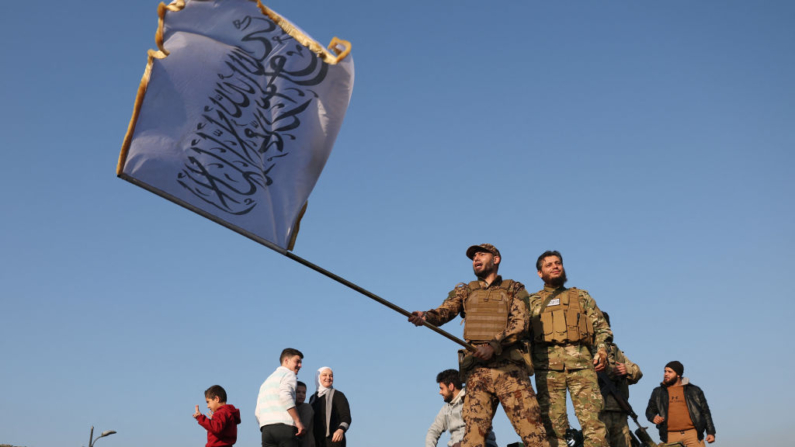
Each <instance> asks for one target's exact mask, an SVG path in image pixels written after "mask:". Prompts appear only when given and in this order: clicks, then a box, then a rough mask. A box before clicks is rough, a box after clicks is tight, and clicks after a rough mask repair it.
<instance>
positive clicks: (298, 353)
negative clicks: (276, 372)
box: [279, 348, 304, 364]
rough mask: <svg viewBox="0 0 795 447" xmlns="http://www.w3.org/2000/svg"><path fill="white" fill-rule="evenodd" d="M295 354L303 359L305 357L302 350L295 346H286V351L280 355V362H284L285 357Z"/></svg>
mask: <svg viewBox="0 0 795 447" xmlns="http://www.w3.org/2000/svg"><path fill="white" fill-rule="evenodd" d="M295 356H298V357H301V358H302V359H303V358H304V354H302V353H301V351H299V350H297V349H293V348H285V349H284V351H282V355H280V356H279V364H282V363H284V359H287V358H290V357H295Z"/></svg>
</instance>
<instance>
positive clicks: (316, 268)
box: [260, 241, 475, 352]
mask: <svg viewBox="0 0 795 447" xmlns="http://www.w3.org/2000/svg"><path fill="white" fill-rule="evenodd" d="M260 242H262V241H260ZM265 245H266V246H267V247H268V248H272V249H274V250H276V251H278V252H279V253H281V254H283V255H284V256H287V257H288V258H290V259H292V260H293V261H295V262H297V263H299V264H303V265H305V266H306V267H309V268H311V269H312V270H314V271H316V272H318V273H321V274H323V275H325V276H327V277H329V278H331V279H333V280H334V281H337V282H338V283H340V284H344V285H346V286H348V287H350V288H351V289H353V290H355V291H357V292H359V293H361V294H362V295H364V296H366V297H368V298H371V299H372V300H374V301H377V302H379V303H381V304H383V305H384V306H386V307H388V308H390V309H392V310H394V311H395V312H398V313H400V314H402V315H404V316H406V317H410V316H411V312H409V311H407V310H405V309H403V308H402V307H400V306H397V305H395V304H393V303H391V302H389V301H387V300H385V299H383V298H381V297H380V296H378V295H376V294H374V293H372V292H370V291H369V290H366V289H363V288H361V287H359V286H357V285H356V284H354V283H352V282H350V281H348V280H347V279H345V278H343V277H341V276H338V275H335V274H334V273H331V272H330V271H328V270H326V269H324V268H323V267H320V266H318V265H315V264H313V263H311V262H309V261H307V260H306V259H304V258H302V257H300V256H297V255H295V254H293V253H292V252H290V251H286V250H283V249H280V248H278V247H276V246H274V245H272V244H270V243H267V244H265ZM423 324H424V325H425V326H426V327H427V328H428V329H430V330H432V331H434V332H436V333H437V334H439V335H442V336H444V337H447V338H448V339H450V340H452V341H454V342H456V343H458V344H459V345H461V346H463V347H465V348H467V349H468V350H470V351H473V352H474V351H475V347H474V346H472V345H471V344H469V343H467V342H465V341H464V340H461V339H460V338H458V337H456V336H455V335H453V334H450V333H449V332H446V331H444V330H442V329H439V328H438V327H436V326H434V325H432V324H431V323H428V322H427V321H423Z"/></svg>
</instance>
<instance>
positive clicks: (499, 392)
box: [409, 244, 548, 447]
mask: <svg viewBox="0 0 795 447" xmlns="http://www.w3.org/2000/svg"><path fill="white" fill-rule="evenodd" d="M466 255H467V257H468V258H469V259H471V260H472V269H473V270H474V273H475V276H477V278H478V280H477V281H472V282H470V283H469V284H464V283H460V284H458V285H457V286H456V288H455V289H453V290H452V291H451V292H450V293H449V295H448V296H447V299H446V300H445V301H444V302H443V303H442V305H441V306H439V307H438V308H436V309H432V310H429V311H426V312H420V311H415V312H412V314H411V316H410V317H409V321H410V322H411V323H413V324H414V325H416V326H421V325H423V323H424V322H425V321H427V322H428V323H431V324H433V325H436V326H441V325H443V324H445V323H447V322H448V321H451V320H453V319H454V318H455V317H456V316H457V315H461V317H462V318H464V322H465V325H464V339H465V340H466V341H467V342H468V343H471V344H472V345H474V346H475V347H476V351H475V352H474V353H472V352H468V351H466V352H463V353H462V354H461V355H463V357H462V359H461V362H460V363H461V378H462V379H463V380H465V381H466V396H465V397H464V405H463V409H462V414H463V418H464V424H465V426H466V433H465V435H464V439H463V441H462V444H461V445H462V447H484V445H485V443H486V441H485V437H486V434H487V433H488V432H489V430H490V429H491V421H492V419H493V418H494V412H495V410H496V409H497V404H498V403H500V404H502V408H503V410H505V414H506V415H507V416H508V419H509V420H510V421H511V423H512V424H513V427H514V429H515V430H516V433H517V434H518V435H519V436H520V437H521V438H522V442H523V443H524V445H525V446H538V447H541V446H547V445H548V443H547V441H546V433H545V432H544V427H543V425H542V423H541V413H540V410H539V407H538V402H537V401H536V396H535V393H534V392H533V385H532V383H531V382H530V374H532V372H531V371H529V370H528V367H527V365H526V362H525V361H524V358H523V355H522V344H521V340H523V339H524V338H525V337H526V335H527V331H528V329H529V319H528V307H527V306H528V305H527V301H526V300H527V297H528V294H527V291H526V290H525V288H524V285H522V284H521V283H519V282H516V281H512V280H510V279H503V278H502V277H501V276H500V275H499V274H498V273H497V271H498V270H499V267H500V264H501V262H502V256H501V255H500V251H499V250H497V248H495V247H494V246H493V245H491V244H481V245H473V246H471V247H469V248H468V249H467V251H466Z"/></svg>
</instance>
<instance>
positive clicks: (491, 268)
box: [472, 263, 497, 280]
mask: <svg viewBox="0 0 795 447" xmlns="http://www.w3.org/2000/svg"><path fill="white" fill-rule="evenodd" d="M472 272H473V273H475V276H477V278H478V279H484V280H485V279H486V278H488V277H489V275H491V274H492V273H496V272H497V267H496V266H495V265H494V264H493V263H489V264H487V265H484V266H483V270H481V271H480V273H478V271H477V270H475V269H472Z"/></svg>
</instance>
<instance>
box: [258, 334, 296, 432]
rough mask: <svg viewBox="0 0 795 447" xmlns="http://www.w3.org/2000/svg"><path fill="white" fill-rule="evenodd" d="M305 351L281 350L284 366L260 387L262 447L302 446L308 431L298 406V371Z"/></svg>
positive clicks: (259, 413) (281, 360) (259, 404)
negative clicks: (296, 401)
mask: <svg viewBox="0 0 795 447" xmlns="http://www.w3.org/2000/svg"><path fill="white" fill-rule="evenodd" d="M303 358H304V354H302V353H301V351H299V350H297V349H293V348H287V349H285V350H284V351H282V355H281V356H280V357H279V361H280V362H281V366H279V367H278V368H276V371H274V372H273V374H271V375H270V376H269V377H268V378H267V379H266V380H265V382H264V383H263V384H262V386H261V387H260V388H259V396H257V409H256V410H255V415H256V417H257V421H258V422H259V427H260V432H262V447H300V445H301V444H300V440H299V439H298V436H302V435H303V434H304V432H305V429H304V425H303V424H302V423H301V418H300V417H299V415H298V410H296V409H295V387H296V382H297V381H296V374H298V370H300V369H301V363H302V360H303Z"/></svg>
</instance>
